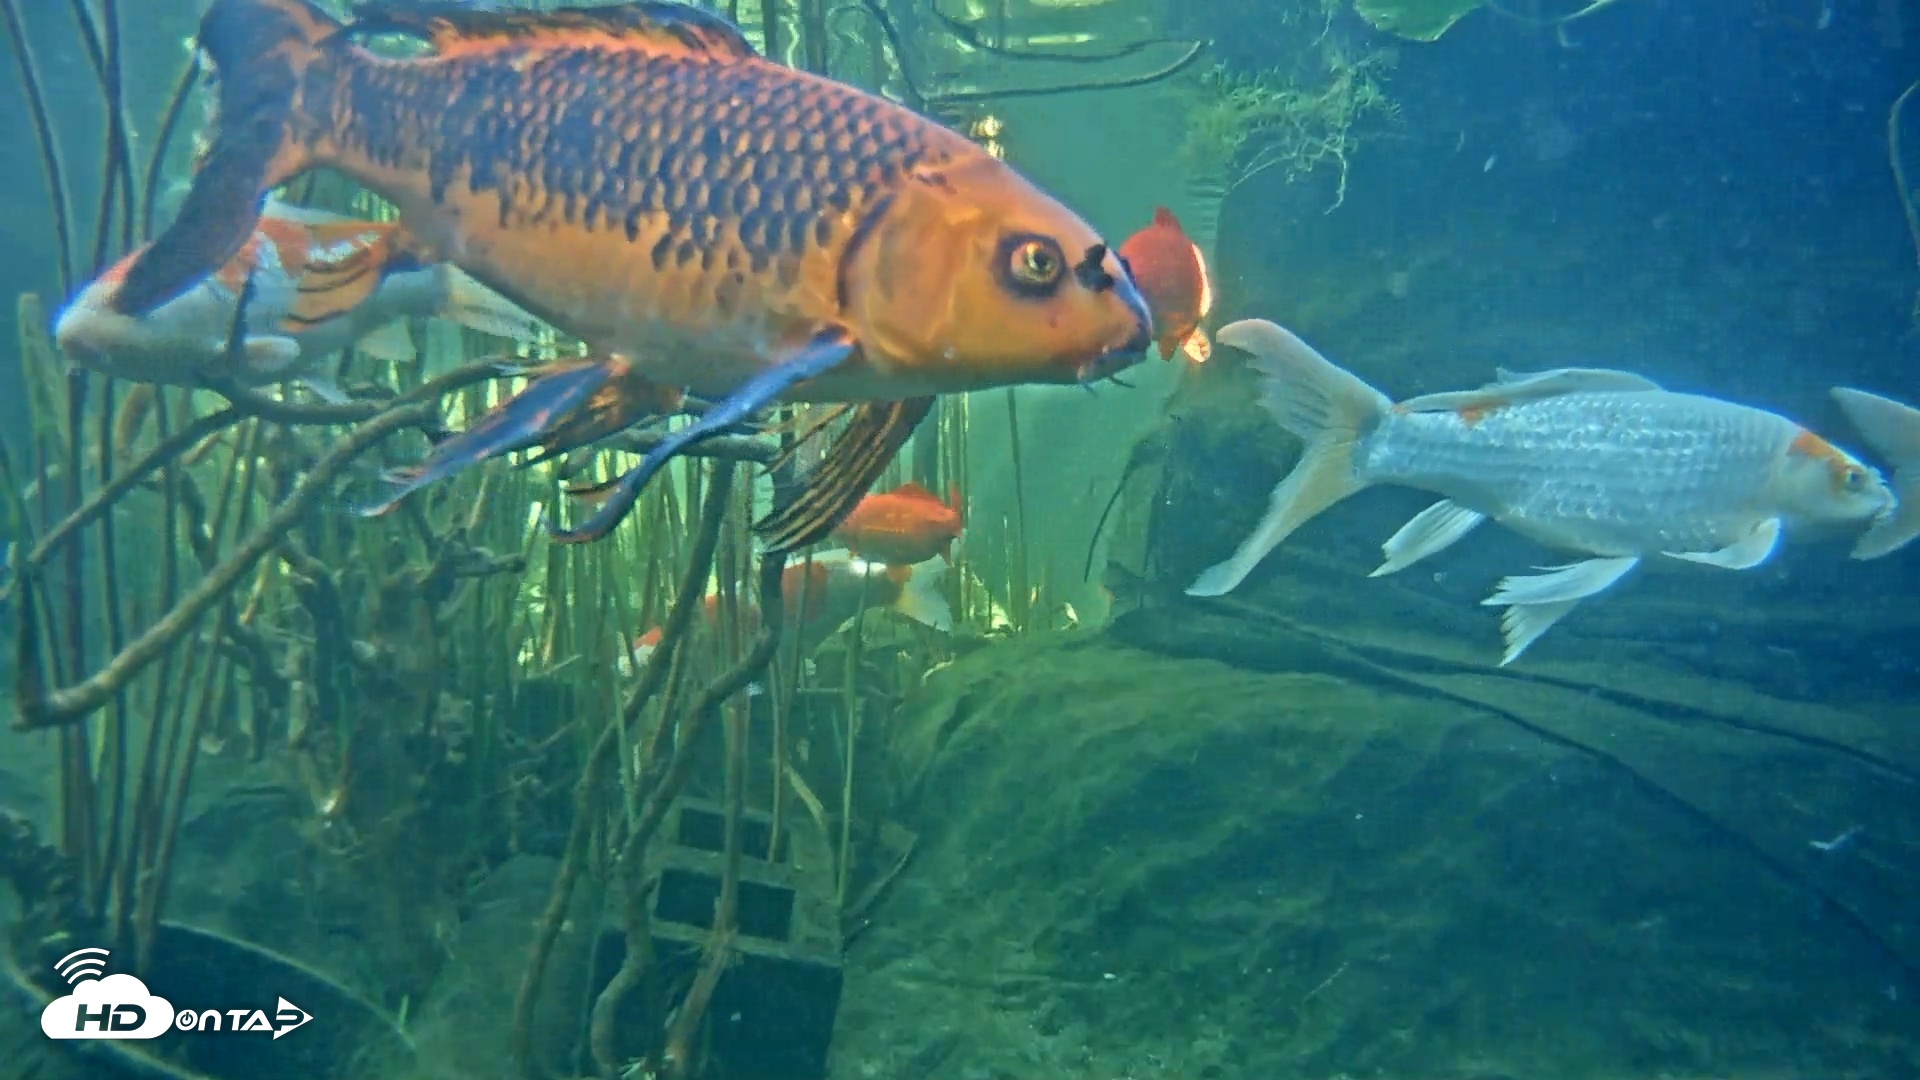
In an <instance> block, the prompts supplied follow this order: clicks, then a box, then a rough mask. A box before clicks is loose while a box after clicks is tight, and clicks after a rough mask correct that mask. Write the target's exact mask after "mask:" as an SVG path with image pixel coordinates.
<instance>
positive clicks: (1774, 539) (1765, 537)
mask: <svg viewBox="0 0 1920 1080" xmlns="http://www.w3.org/2000/svg"><path fill="white" fill-rule="evenodd" d="M1779 546H1780V519H1779V518H1777V517H1770V518H1768V519H1766V520H1765V521H1762V522H1761V523H1760V524H1758V525H1755V526H1754V527H1753V531H1752V532H1750V533H1748V534H1747V535H1745V536H1743V537H1741V538H1740V539H1738V540H1735V541H1734V542H1733V543H1731V544H1728V545H1727V546H1726V547H1723V548H1720V549H1719V550H1717V551H1668V552H1664V553H1663V554H1665V555H1666V556H1667V557H1668V558H1670V559H1685V560H1686V561H1688V562H1696V563H1702V564H1704V565H1706V566H1718V567H1720V568H1721V569H1723V570H1751V569H1753V568H1754V567H1756V566H1759V565H1760V564H1761V563H1763V562H1766V561H1767V560H1768V559H1769V558H1772V557H1773V552H1774V549H1776V548H1778V547H1779Z"/></svg>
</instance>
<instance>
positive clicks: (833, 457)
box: [753, 397, 933, 555]
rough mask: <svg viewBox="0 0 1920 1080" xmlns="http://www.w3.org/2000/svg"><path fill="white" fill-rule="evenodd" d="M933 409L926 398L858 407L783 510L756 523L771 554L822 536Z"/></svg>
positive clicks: (838, 520)
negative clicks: (804, 483)
mask: <svg viewBox="0 0 1920 1080" xmlns="http://www.w3.org/2000/svg"><path fill="white" fill-rule="evenodd" d="M932 409H933V399H932V398H930V397H921V398H908V399H907V400H905V401H893V402H887V403H886V404H869V405H862V406H860V407H859V408H857V409H855V410H854V411H853V419H852V420H851V421H849V422H848V424H847V426H846V428H845V429H844V430H842V431H841V432H840V436H839V438H837V439H835V440H834V442H833V445H832V446H831V447H829V448H828V450H827V453H826V456H825V457H824V458H822V459H821V461H820V465H819V467H818V468H817V469H815V470H814V472H813V474H812V475H811V476H809V477H807V480H806V486H805V487H803V488H801V489H800V491H799V493H798V494H796V495H795V496H794V497H793V499H792V500H790V501H789V502H788V503H787V504H786V505H785V506H781V507H779V508H777V509H775V510H774V512H773V513H771V514H768V515H767V516H766V517H765V518H762V519H761V520H760V521H758V522H755V523H754V526H753V529H754V532H756V533H758V534H760V538H761V540H762V541H764V542H765V543H766V546H767V553H768V554H770V555H778V554H784V553H786V552H789V551H792V550H794V549H796V548H802V547H806V546H807V545H808V544H811V543H814V542H815V541H817V540H820V539H821V538H823V537H825V536H826V535H827V534H828V533H830V532H832V531H833V529H834V527H835V526H836V525H839V524H840V522H841V520H842V519H844V518H845V517H846V516H847V515H848V514H849V513H851V512H852V511H853V508H854V506H855V505H856V504H857V503H859V501H860V499H861V497H862V496H864V495H866V493H867V489H868V488H870V487H872V486H873V482H874V481H875V480H878V479H879V478H880V474H881V473H883V472H885V471H886V469H887V466H888V464H890V463H891V462H892V461H893V457H894V455H895V454H897V453H899V452H900V448H901V447H902V446H904V445H906V441H907V439H908V437H910V436H911V435H912V434H913V429H914V428H916V427H918V426H920V421H922V420H924V419H926V416H927V413H929V412H931V411H932Z"/></svg>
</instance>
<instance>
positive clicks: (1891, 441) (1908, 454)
mask: <svg viewBox="0 0 1920 1080" xmlns="http://www.w3.org/2000/svg"><path fill="white" fill-rule="evenodd" d="M1833 398H1834V400H1835V401H1838V402H1839V403H1840V408H1841V410H1842V411H1843V412H1845V413H1846V414H1847V419H1848V421H1850V422H1851V423H1852V424H1853V426H1854V427H1855V428H1857V429H1859V432H1860V435H1861V437H1863V438H1865V439H1866V440H1867V443H1868V445H1870V446H1872V447H1873V452H1874V453H1876V454H1878V455H1880V456H1881V457H1882V458H1884V459H1885V460H1886V462H1887V464H1888V465H1889V466H1891V467H1892V469H1893V496H1894V500H1895V501H1894V505H1893V508H1892V509H1890V510H1888V511H1887V512H1886V513H1884V514H1882V515H1881V516H1880V517H1879V518H1878V519H1877V520H1875V521H1874V523H1873V526H1872V528H1869V529H1868V530H1867V531H1866V532H1865V533H1864V534H1863V535H1862V536H1861V537H1860V539H1859V541H1858V542H1857V543H1855V544H1854V547H1853V557H1854V558H1856V559H1877V558H1879V557H1880V556H1882V555H1887V554H1890V553H1892V552H1894V551H1898V550H1899V549H1900V548H1903V547H1905V546H1906V545H1907V543H1908V542H1909V541H1911V540H1912V539H1913V538H1914V537H1915V536H1916V535H1920V409H1914V408H1912V407H1911V406H1907V405H1903V404H1901V403H1900V402H1898V401H1894V400H1893V399H1891V398H1884V397H1881V396H1880V395H1879V394H1869V393H1867V392H1866V391H1865V390H1849V389H1847V388H1846V387H1844V386H1836V387H1834V388H1833Z"/></svg>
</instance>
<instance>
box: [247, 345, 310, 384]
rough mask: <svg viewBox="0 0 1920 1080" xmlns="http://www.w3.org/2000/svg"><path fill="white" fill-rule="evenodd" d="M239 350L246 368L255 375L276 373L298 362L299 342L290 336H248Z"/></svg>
mask: <svg viewBox="0 0 1920 1080" xmlns="http://www.w3.org/2000/svg"><path fill="white" fill-rule="evenodd" d="M241 352H242V355H243V356H244V357H245V358H246V365H247V370H248V371H251V372H253V373H254V374H257V375H277V374H279V373H280V372H283V371H287V370H289V369H291V368H292V367H293V366H294V365H295V364H298V363H299V362H300V343H299V342H297V341H295V340H293V339H292V338H290V337H279V336H260V337H250V338H247V339H246V342H245V343H244V344H243V345H242V346H241Z"/></svg>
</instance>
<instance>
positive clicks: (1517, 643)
mask: <svg viewBox="0 0 1920 1080" xmlns="http://www.w3.org/2000/svg"><path fill="white" fill-rule="evenodd" d="M1639 564H1640V559H1639V558H1638V557H1637V556H1633V555H1622V556H1618V557H1615V558H1602V559H1587V560H1586V561H1584V562H1577V563H1571V564H1569V565H1566V566H1554V567H1543V568H1542V569H1545V570H1546V571H1547V572H1546V573H1544V574H1535V575H1531V576H1524V577H1509V578H1503V579H1501V581H1500V587H1499V588H1498V589H1496V590H1494V593H1493V595H1492V596H1489V597H1487V598H1486V599H1485V600H1482V601H1480V602H1481V603H1482V604H1486V605H1491V606H1496V607H1498V606H1504V607H1505V608H1506V609H1507V610H1506V611H1504V612H1502V613H1501V615H1500V631H1501V633H1502V634H1503V635H1505V637H1506V641H1507V649H1506V652H1505V653H1504V654H1503V655H1502V656H1501V657H1500V666H1501V667H1506V666H1507V665H1508V664H1511V663H1513V662H1514V661H1515V660H1517V659H1519V657H1520V654H1521V653H1523V652H1526V651H1527V646H1529V645H1532V644H1533V643H1534V642H1535V641H1537V640H1539V638H1540V635H1541V634H1544V633H1546V632H1547V631H1548V630H1549V629H1551V628H1552V626H1553V624H1554V623H1557V622H1559V621H1560V620H1561V619H1562V618H1565V617H1566V614H1567V612H1569V611H1572V610H1573V608H1574V605H1576V604H1578V603H1579V602H1580V601H1581V600H1584V599H1586V598H1587V597H1589V596H1592V595H1593V594H1595V593H1598V592H1604V591H1605V590H1606V589H1608V588H1610V587H1611V586H1612V585H1613V583H1614V582H1616V581H1619V580H1620V579H1621V578H1622V577H1624V576H1626V573H1627V571H1629V570H1632V569H1633V568H1634V567H1635V566H1638V565H1639Z"/></svg>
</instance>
